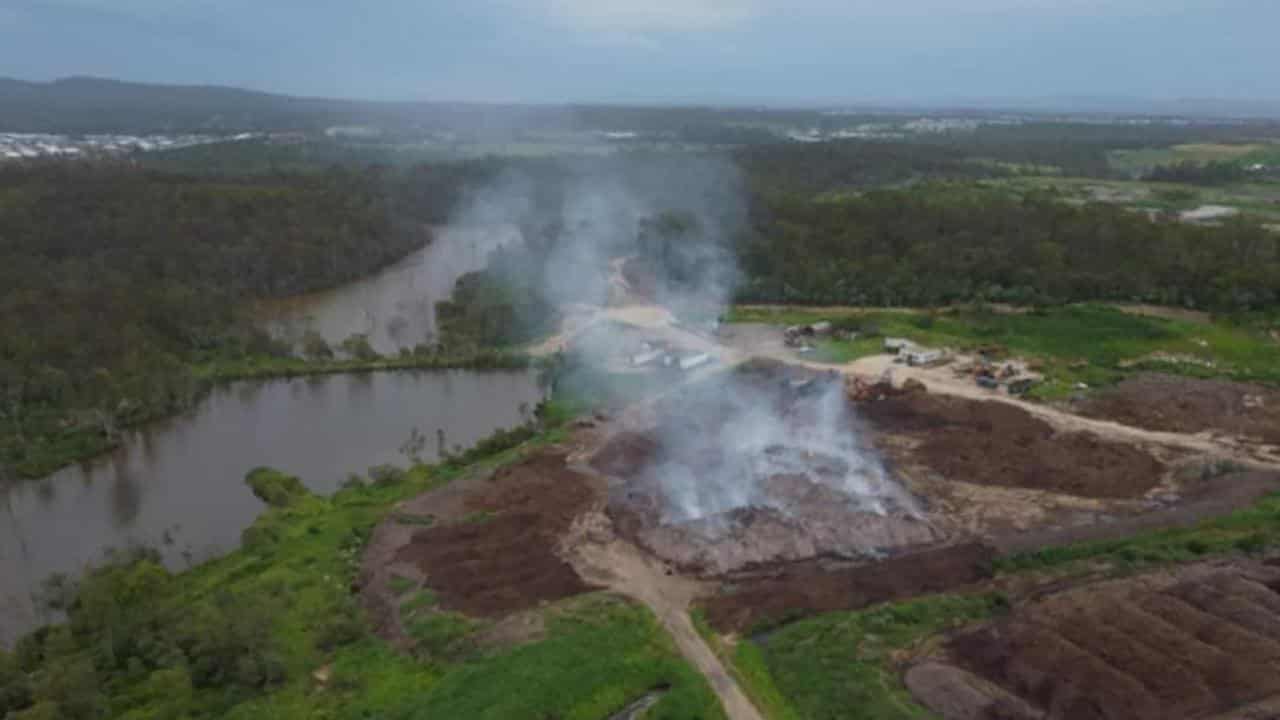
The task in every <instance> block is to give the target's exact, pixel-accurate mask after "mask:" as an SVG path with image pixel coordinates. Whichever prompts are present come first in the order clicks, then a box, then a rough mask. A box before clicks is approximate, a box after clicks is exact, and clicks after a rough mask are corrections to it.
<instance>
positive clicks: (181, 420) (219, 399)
mask: <svg viewBox="0 0 1280 720" xmlns="http://www.w3.org/2000/svg"><path fill="white" fill-rule="evenodd" d="M505 233H506V230H502V231H501V232H499V233H496V234H495V233H487V234H486V233H482V232H478V231H472V232H463V233H448V232H446V233H442V234H441V235H440V236H439V237H438V239H437V240H436V243H435V244H433V245H432V246H431V247H429V248H427V249H425V250H422V251H419V252H417V253H414V254H413V255H412V256H410V257H408V258H406V259H405V260H404V261H403V262H401V263H398V264H397V265H395V266H393V267H391V268H388V269H387V270H386V271H384V272H382V273H380V274H378V275H376V276H374V277H371V278H367V279H365V280H361V281H359V282H357V283H354V284H353V285H351V286H348V287H344V288H340V289H338V290H335V291H332V292H330V293H325V294H321V295H315V296H309V297H308V298H307V299H306V301H305V302H302V301H299V302H296V303H294V304H293V305H292V306H291V311H292V312H293V313H294V315H292V317H293V318H294V319H295V326H296V320H297V318H306V319H307V320H306V322H307V323H309V324H310V326H311V327H315V328H316V329H317V330H318V331H320V332H321V333H322V334H323V335H325V336H326V338H327V339H330V340H333V341H335V342H336V341H338V340H341V339H342V338H344V337H346V336H348V335H350V334H351V333H352V332H369V333H370V335H371V339H372V340H373V342H374V345H375V347H376V348H377V349H378V350H379V351H381V352H392V351H394V350H395V349H397V348H398V347H400V346H403V345H412V344H414V343H416V342H420V341H421V339H422V335H423V334H427V333H430V332H431V331H432V330H433V328H434V317H433V313H432V311H431V309H432V308H433V307H434V302H435V301H436V300H438V299H443V298H444V297H447V296H448V292H449V288H451V287H452V284H453V281H454V279H455V278H456V277H457V276H458V275H459V274H461V273H463V272H468V271H470V270H474V269H477V268H479V267H482V266H483V256H484V255H485V254H487V252H488V249H492V247H494V246H496V244H500V243H499V241H500V240H501V241H505V240H503V239H504V238H508V237H509V235H507V234H505ZM445 243H450V244H452V245H453V248H454V249H456V248H458V247H462V248H463V249H464V250H465V251H466V252H462V253H446V252H445V251H446V250H447V249H449V245H446V244H445ZM473 248H475V250H474V254H472V249H473ZM486 248H487V249H486ZM482 250H483V252H482ZM446 256H447V257H448V259H449V262H448V264H447V267H444V268H442V267H441V265H440V264H433V259H439V258H442V257H446ZM443 263H444V261H441V264H443ZM477 263H478V264H477ZM424 298H425V300H424ZM424 303H425V304H424ZM353 306H358V307H359V308H361V311H360V312H347V309H348V308H350V307H353ZM414 308H416V309H417V310H416V311H414V310H413V309H414ZM406 316H408V317H410V318H411V320H406V321H405V322H406V323H411V325H410V326H411V327H412V328H413V331H412V332H409V331H407V330H405V328H406V327H407V326H406V325H405V324H403V323H399V322H396V323H391V321H392V320H393V319H394V318H396V317H406ZM278 318H279V316H278V315H277V316H275V319H277V320H278ZM370 318H372V319H370ZM389 324H394V325H395V326H396V327H398V328H399V329H400V330H401V333H400V334H399V336H397V334H396V333H392V332H390V331H388V327H389ZM541 398H542V391H541V389H540V388H539V387H538V383H537V378H536V371H533V370H528V371H497V372H492V371H483V372H482V371H473V370H440V371H406V372H389V373H370V374H350V375H328V376H317V377H311V378H296V379H290V380H272V381H258V382H239V383H234V384H231V385H228V386H226V387H222V388H219V389H217V390H215V391H214V392H213V393H211V394H210V395H209V396H208V397H207V398H205V399H204V401H203V402H201V403H200V404H199V405H198V406H197V407H195V408H194V409H192V410H191V411H190V412H188V413H186V414H184V415H182V416H179V417H175V418H171V419H169V420H166V421H163V422H159V423H156V424H154V425H151V426H148V427H146V428H143V429H141V430H138V431H136V432H132V433H130V434H129V435H128V436H127V437H126V438H125V441H124V443H123V444H122V446H121V448H120V449H119V450H117V451H115V452H113V453H110V454H107V455H104V456H102V457H99V458H97V459H95V460H93V461H91V462H88V463H84V464H82V465H76V466H71V467H67V468H64V469H62V470H61V471H59V472H57V473H54V474H53V475H51V476H49V477H46V478H44V479H42V480H38V481H32V482H21V483H17V484H12V485H7V486H0V646H4V645H8V644H11V643H12V642H13V640H15V639H16V637H17V636H18V635H19V634H21V633H23V632H26V631H29V630H31V629H32V628H34V627H36V626H38V625H39V624H41V623H43V622H47V621H49V620H52V619H54V618H53V616H52V615H50V614H49V613H47V612H45V611H43V610H42V609H41V605H40V603H39V601H38V595H39V590H40V587H41V585H42V583H43V582H44V580H45V579H46V578H47V577H49V576H50V575H52V574H54V573H64V574H67V575H71V576H74V575H76V574H77V573H79V572H81V571H83V570H84V568H85V567H86V566H88V565H91V564H93V563H95V562H98V561H100V560H101V559H102V558H103V557H104V554H105V553H106V552H107V550H108V549H112V548H127V547H133V546H146V547H151V548H155V549H157V550H159V551H160V552H161V554H162V555H163V557H164V559H165V562H166V563H167V564H168V565H169V566H170V567H171V568H173V569H182V568H184V567H187V566H189V565H191V564H194V563H198V562H201V561H203V560H206V559H208V558H210V557H213V556H216V555H218V554H220V553H224V552H227V551H228V550H231V549H233V548H235V547H236V545H237V543H238V542H239V538H240V532H241V531H242V530H244V528H246V527H248V526H249V525H250V524H251V523H252V522H253V520H254V518H255V517H257V515H258V514H259V513H260V512H262V510H263V506H262V503H260V502H259V501H258V500H257V498H255V497H254V496H253V494H252V493H251V492H250V491H249V489H248V488H247V487H246V486H245V484H244V482H243V478H244V475H245V473H247V472H248V471H249V470H251V469H253V468H255V467H258V466H262V465H269V466H271V467H275V468H279V469H281V470H284V471H285V472H288V473H290V474H293V475H297V476H298V477H300V478H302V480H303V482H305V483H306V484H307V486H308V487H309V488H311V489H312V490H313V491H315V492H318V493H330V492H333V491H334V490H336V489H337V488H338V487H339V486H340V485H341V483H342V482H343V480H344V479H345V478H346V477H347V475H348V474H350V473H364V472H365V471H367V470H368V468H370V467H371V466H374V465H379V464H382V463H394V464H399V465H404V464H406V462H407V459H406V458H405V457H404V456H403V455H402V454H401V453H400V447H401V446H402V445H403V444H404V442H405V441H406V440H407V439H408V438H409V435H410V433H411V432H412V431H413V429H414V428H417V429H418V430H419V431H420V432H421V433H422V435H424V436H425V438H426V441H427V442H426V447H425V448H424V450H423V452H422V453H421V457H422V459H424V460H427V461H431V460H434V459H436V458H438V457H439V456H438V452H439V449H440V447H439V443H440V440H441V438H443V440H444V445H445V448H447V449H451V448H454V447H455V446H461V447H468V446H470V445H472V444H474V443H475V442H476V441H478V440H480V439H482V438H484V437H486V436H488V435H490V434H491V433H493V432H494V431H495V430H498V429H505V428H510V427H514V426H517V425H519V424H521V423H522V422H524V421H525V420H526V419H527V418H528V416H529V414H530V413H532V411H533V408H534V407H535V406H536V405H537V404H538V402H539V401H540V400H541ZM441 434H443V435H441Z"/></svg>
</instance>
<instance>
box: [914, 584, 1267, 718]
mask: <svg viewBox="0 0 1280 720" xmlns="http://www.w3.org/2000/svg"><path fill="white" fill-rule="evenodd" d="M945 655H946V659H944V660H943V661H942V662H930V663H928V664H926V665H922V666H920V667H918V668H916V669H914V670H913V671H912V672H909V673H908V675H907V683H908V686H909V687H910V688H911V689H912V691H913V692H914V693H915V694H916V696H917V698H918V699H920V700H921V701H922V702H924V703H925V704H926V705H928V706H930V707H931V708H932V709H934V710H935V711H936V712H938V713H940V714H941V715H943V717H946V718H992V719H994V718H1072V719H1073V720H1074V719H1076V718H1079V719H1083V720H1089V719H1092V718H1115V719H1116V720H1121V719H1123V720H1146V719H1150V720H1163V718H1171V717H1178V718H1200V717H1214V716H1217V715H1218V714H1220V713H1226V712H1228V711H1234V712H1236V713H1239V714H1238V715H1236V714H1233V715H1232V717H1241V718H1244V717H1276V715H1275V714H1271V713H1274V711H1275V710H1276V709H1277V708H1276V707H1275V702H1276V701H1277V700H1280V672H1277V667H1280V568H1277V567H1269V566H1266V565H1261V564H1257V563H1239V564H1235V565H1218V566H1211V565H1209V566H1205V565H1202V566H1195V567H1192V568H1188V569H1184V570H1181V571H1178V572H1177V573H1174V574H1168V573H1155V574H1152V575H1147V576H1140V577H1138V578H1133V579H1128V580H1122V581H1111V582H1105V583H1098V584H1095V585H1086V586H1082V587H1078V588H1074V589H1071V590H1067V591H1064V592H1061V593H1058V594H1055V595H1051V596H1049V597H1047V598H1044V599H1041V600H1037V601H1034V602H1031V603H1028V604H1027V605H1025V606H1022V607H1020V608H1018V609H1017V610H1016V611H1015V612H1014V613H1012V614H1011V615H1010V616H1008V617H1006V618H1004V619H1001V620H999V621H997V622H995V623H992V624H989V625H987V626H984V627H981V628H979V629H976V630H970V631H965V632H962V633H960V634H958V635H956V636H955V637H953V638H952V639H951V640H950V642H949V643H948V645H947V648H946V651H945ZM1246 708H1252V709H1254V710H1257V711H1258V712H1259V713H1261V714H1257V715H1254V714H1250V711H1249V710H1246ZM1266 708H1270V710H1266Z"/></svg>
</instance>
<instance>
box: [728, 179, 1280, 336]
mask: <svg viewBox="0 0 1280 720" xmlns="http://www.w3.org/2000/svg"><path fill="white" fill-rule="evenodd" d="M755 210H756V212H755V221H754V228H753V232H752V233H751V234H750V236H749V237H748V238H746V239H744V240H743V245H742V247H741V251H740V255H741V262H742V268H743V271H744V275H745V277H746V280H745V282H744V284H743V286H742V287H741V288H740V295H739V296H740V299H742V300H746V301H754V302H792V303H830V304H853V305H937V304H944V303H949V302H955V301H965V300H974V299H982V300H991V301H1003V302H1013V303H1022V304H1030V303H1055V302H1070V301H1080V300H1125V301H1142V302H1151V303H1157V304H1164V305H1174V306H1184V307H1192V308H1201V309H1209V310H1218V311H1243V310H1252V309H1262V308H1267V307H1274V304H1275V303H1276V302H1277V301H1278V300H1280V234H1277V233H1274V232H1269V231H1267V230H1265V229H1262V228H1261V227H1259V226H1257V225H1255V224H1252V223H1248V222H1245V221H1237V222H1231V223H1227V224H1225V225H1223V226H1221V227H1204V226H1196V225H1188V224H1184V223H1180V222H1176V221H1173V220H1169V221H1166V220H1161V219H1152V218H1149V217H1147V216H1146V215H1143V214H1140V213H1135V212H1132V211H1130V210H1127V209H1124V208H1119V207H1115V206H1112V205H1104V204H1090V205H1086V206H1073V205H1068V204H1065V203H1062V202H1060V201H1058V200H1056V199H1055V198H1053V197H1052V196H1049V195H1045V194H1031V195H1028V196H1026V197H1024V198H1016V197H1012V196H1010V195H1008V194H1006V193H1001V192H998V191H991V190H983V189H977V188H973V187H965V186H956V185H945V184H939V185H928V186H922V187H918V188H913V189H912V190H910V191H904V190H878V191H872V192H868V193H866V194H865V195H862V196H859V197H855V198H847V199H842V200H840V201H829V202H822V201H817V202H815V201H812V200H807V199H802V198H775V199H772V200H770V201H769V202H768V203H767V205H764V206H760V207H757V208H755Z"/></svg>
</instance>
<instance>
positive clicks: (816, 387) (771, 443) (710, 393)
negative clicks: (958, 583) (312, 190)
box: [592, 366, 938, 573]
mask: <svg viewBox="0 0 1280 720" xmlns="http://www.w3.org/2000/svg"><path fill="white" fill-rule="evenodd" d="M656 416H657V417H656V424H655V425H654V426H653V427H652V428H650V429H648V430H646V431H643V432H622V433H619V434H618V435H616V436H614V437H613V438H612V439H611V440H610V441H609V442H608V443H607V444H606V445H605V446H604V447H603V448H602V449H601V450H600V451H599V452H598V453H597V455H596V456H595V458H594V460H593V461H592V463H593V465H594V466H595V467H596V469H598V470H600V471H601V472H603V473H605V474H607V475H609V476H610V477H611V478H613V480H614V482H615V487H614V488H613V491H612V493H611V499H610V512H611V514H612V515H613V517H614V520H615V523H616V524H617V526H618V527H619V529H620V531H621V532H622V533H623V534H624V535H627V536H630V537H631V538H632V539H634V540H636V541H637V542H639V543H640V544H641V545H642V546H644V547H646V548H648V549H649V550H651V551H652V552H654V553H655V554H657V555H659V556H661V557H663V558H665V559H667V560H669V561H671V562H673V563H675V564H677V565H679V566H681V567H684V568H686V569H689V570H693V571H697V572H707V573H721V572H727V571H730V570H735V569H739V568H742V567H746V566H748V565H755V564H760V563H768V562H773V561H785V560H796V559H803V558H810V557H818V556H838V557H850V558H854V557H863V556H869V555H878V554H882V553H885V552H892V551H895V550H898V549H901V548H905V547H908V546H914V545H920V544H926V543H929V542H932V541H935V540H937V539H938V536H937V533H936V531H935V530H934V529H933V528H932V527H931V526H930V525H929V524H928V523H926V522H925V521H924V519H923V518H922V516H921V514H920V513H919V512H918V511H917V509H916V506H915V503H914V502H913V500H912V498H911V497H910V496H909V494H908V493H907V492H906V491H905V490H904V489H903V488H902V487H901V486H900V485H899V484H898V483H897V482H895V481H894V480H893V479H892V478H891V477H890V476H889V474H888V472H886V470H885V468H884V466H883V464H882V463H881V462H880V459H879V456H878V455H877V454H876V452H875V451H874V450H873V449H872V448H870V447H869V446H868V445H867V444H866V443H865V442H864V441H863V437H864V433H863V432H861V429H860V426H859V423H858V421H857V418H856V416H855V414H854V412H853V409H852V407H851V406H850V404H849V402H848V400H847V399H846V397H845V395H844V390H843V383H842V382H841V381H840V379H839V378H837V377H832V376H827V375H818V374H813V373H808V372H805V371H799V370H793V369H790V368H782V367H776V366H767V367H756V368H753V369H750V370H745V371H739V372H734V373H729V374H727V375H725V376H723V377H720V378H718V379H715V380H710V381H705V382H702V383H698V384H697V385H695V386H693V387H690V388H687V389H686V390H683V391H682V392H680V393H676V394H673V395H672V396H670V397H668V398H667V399H664V400H662V401H660V402H659V405H658V407H657V412H656Z"/></svg>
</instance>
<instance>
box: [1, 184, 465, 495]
mask: <svg viewBox="0 0 1280 720" xmlns="http://www.w3.org/2000/svg"><path fill="white" fill-rule="evenodd" d="M466 172H471V170H464V169H459V168H434V167H428V166H423V167H418V168H414V169H412V170H410V171H406V172H403V173H390V172H388V171H384V170H379V169H376V168H373V169H368V170H363V171H355V170H349V169H342V168H334V169H332V170H329V171H325V172H319V173H309V174H306V175H277V176H258V177H253V178H239V179H220V180H208V179H198V178H192V177H188V176H182V175H172V174H161V173H155V172H150V171H143V170H137V169H133V168H129V167H124V166H119V165H105V166H103V165H82V164H75V165H59V164H50V165H37V166H33V167H17V166H7V167H0V287H3V288H4V291H3V293H0V324H2V325H0V470H3V471H4V473H6V474H9V473H17V474H19V475H35V474H39V473H40V472H42V471H47V470H48V469H50V464H51V462H53V461H54V460H55V459H61V460H64V461H65V459H66V457H67V456H68V455H70V456H75V455H77V454H83V453H84V452H91V451H93V450H97V449H101V448H102V447H104V443H109V442H110V440H111V438H112V437H113V436H114V435H115V434H116V433H117V432H118V431H119V430H120V429H121V428H123V427H124V426H127V425H129V424H131V423H132V422H136V421H138V420H141V419H145V418H149V417H154V416H156V415H159V414H163V413H167V412H170V411H172V410H174V409H177V408H180V407H182V406H184V405H186V404H187V403H189V402H190V401H191V400H192V398H193V396H194V394H195V393H196V392H197V390H198V389H199V384H198V383H197V382H196V379H195V375H194V373H193V370H192V367H191V366H192V364H193V363H197V362H206V361H209V360H212V359H217V358H241V357H246V356H255V355H272V354H275V355H279V354H283V353H287V352H288V351H289V349H288V348H283V347H280V346H279V344H278V343H276V342H274V341H272V340H271V339H270V338H268V337H267V336H266V335H264V334H263V333H262V332H261V331H259V330H258V329H256V328H255V327H254V326H253V325H252V324H251V322H250V321H249V319H248V318H247V317H246V316H245V315H244V310H245V309H246V305H247V301H250V300H254V299H259V298H271V297H281V296H286V295H293V294H297V293H302V292H307V291H311V290H316V289H320V288H326V287H330V286H333V285H336V284H339V283H342V282H344V281H347V280H351V279H353V278H356V277H360V276H362V275H366V274H368V273H370V272H372V271H373V270H376V269H378V268H380V267H382V266H384V265H386V264H389V263H391V262H393V261H395V260H397V259H399V258H400V257H403V256H404V255H405V254H407V253H408V252H410V251H411V250H413V249H416V248H418V247H421V246H422V245H423V244H425V243H426V242H428V241H429V239H430V230H429V226H430V225H431V224H433V223H439V222H443V221H444V220H445V219H447V217H448V213H449V212H450V211H451V209H452V207H453V206H454V205H455V203H456V201H457V194H458V193H459V192H460V191H461V190H460V185H461V183H462V176H463V175H464V174H465V173H466ZM55 466H56V463H55Z"/></svg>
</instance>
